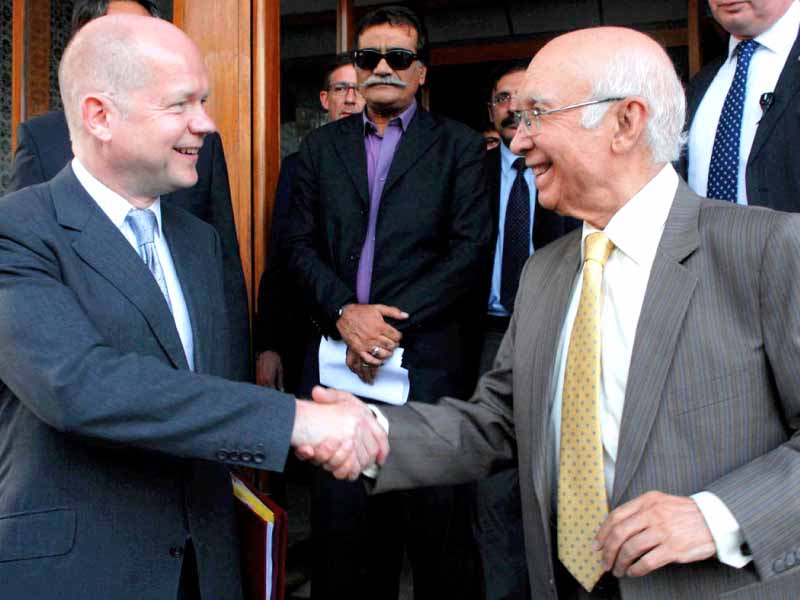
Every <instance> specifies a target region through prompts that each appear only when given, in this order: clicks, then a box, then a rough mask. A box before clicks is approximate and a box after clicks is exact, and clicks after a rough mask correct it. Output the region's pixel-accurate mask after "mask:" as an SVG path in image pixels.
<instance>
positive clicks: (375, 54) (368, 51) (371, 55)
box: [353, 48, 418, 71]
mask: <svg viewBox="0 0 800 600" xmlns="http://www.w3.org/2000/svg"><path fill="white" fill-rule="evenodd" d="M384 58H385V59H386V64H388V65H389V66H390V67H391V68H392V69H394V70H395V71H404V70H405V69H407V68H408V67H410V66H411V65H412V64H413V62H414V61H415V60H417V58H418V56H417V55H416V54H415V53H414V52H412V51H411V50H406V49H405V48H390V49H389V50H388V51H387V52H385V53H384V52H381V51H380V50H376V49H375V48H364V49H363V50H356V51H354V52H353V62H354V63H355V64H356V66H357V67H358V68H359V69H364V70H365V71H371V70H372V69H374V68H375V67H377V66H378V63H379V62H381V59H384Z"/></svg>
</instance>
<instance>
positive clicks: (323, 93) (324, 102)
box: [319, 90, 330, 111]
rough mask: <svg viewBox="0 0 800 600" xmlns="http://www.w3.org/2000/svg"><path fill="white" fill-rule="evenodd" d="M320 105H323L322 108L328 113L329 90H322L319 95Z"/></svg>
mask: <svg viewBox="0 0 800 600" xmlns="http://www.w3.org/2000/svg"><path fill="white" fill-rule="evenodd" d="M319 103H320V104H322V108H324V109H325V110H326V111H327V110H328V106H329V104H330V103H329V102H328V90H322V91H321V92H320V93H319Z"/></svg>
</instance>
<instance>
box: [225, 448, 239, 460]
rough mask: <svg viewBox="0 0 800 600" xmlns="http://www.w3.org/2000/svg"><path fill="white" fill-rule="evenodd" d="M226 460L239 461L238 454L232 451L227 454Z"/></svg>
mask: <svg viewBox="0 0 800 600" xmlns="http://www.w3.org/2000/svg"><path fill="white" fill-rule="evenodd" d="M228 458H229V459H230V460H239V453H238V452H236V451H235V450H232V451H231V452H229V453H228Z"/></svg>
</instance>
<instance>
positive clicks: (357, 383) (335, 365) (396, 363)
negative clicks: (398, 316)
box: [319, 337, 410, 405]
mask: <svg viewBox="0 0 800 600" xmlns="http://www.w3.org/2000/svg"><path fill="white" fill-rule="evenodd" d="M346 357H347V344H345V343H344V342H341V341H339V342H336V341H334V340H329V339H328V338H326V337H323V338H322V340H321V341H320V343H319V380H320V382H321V383H322V385H327V386H328V387H332V388H336V389H339V390H345V391H347V392H350V393H352V394H355V395H356V396H360V397H362V398H368V399H370V400H378V401H380V402H386V403H387V404H396V405H401V404H405V403H406V402H407V401H408V390H409V387H410V384H409V383H408V369H404V368H403V367H401V366H400V364H401V362H402V360H403V349H402V348H398V349H397V350H395V351H394V354H392V357H391V358H390V359H389V360H387V361H386V362H384V363H383V366H382V367H380V368H379V369H378V371H377V375H376V376H375V381H373V382H372V384H369V383H364V382H363V381H361V380H360V379H359V378H358V375H356V374H355V373H353V372H352V371H351V370H350V369H348V368H347V364H346V362H345V359H346Z"/></svg>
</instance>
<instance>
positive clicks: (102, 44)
mask: <svg viewBox="0 0 800 600" xmlns="http://www.w3.org/2000/svg"><path fill="white" fill-rule="evenodd" d="M106 18H108V17H106ZM145 56H146V51H145V49H144V48H142V47H141V44H140V43H139V42H138V41H136V39H135V37H134V35H133V31H132V30H130V29H128V28H127V27H124V26H120V27H119V28H117V29H116V30H115V31H113V32H112V31H109V32H96V31H95V32H92V34H91V35H83V30H81V31H79V32H78V33H77V34H76V35H75V37H73V39H72V41H70V43H69V44H68V45H67V48H66V50H65V51H64V55H63V56H62V57H61V63H60V64H59V67H58V84H59V89H60V92H61V102H62V104H63V105H64V113H65V114H66V117H67V125H68V126H69V131H70V137H71V138H72V140H73V141H76V139H77V138H78V137H79V135H78V134H79V133H80V132H81V131H82V129H83V128H82V125H81V121H82V116H81V106H80V104H81V98H82V97H83V96H84V95H86V94H99V95H104V96H106V97H108V98H110V99H111V100H112V101H113V102H114V104H116V106H117V107H118V108H119V110H120V112H121V113H122V116H123V118H127V115H128V110H129V108H130V105H129V102H128V100H129V93H130V92H131V91H132V90H135V89H139V88H141V87H144V86H145V85H147V84H148V83H149V82H150V80H151V74H150V69H149V68H148V67H147V66H146V65H144V64H143V63H144V62H145V61H146V60H147V59H146V58H145Z"/></svg>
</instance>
